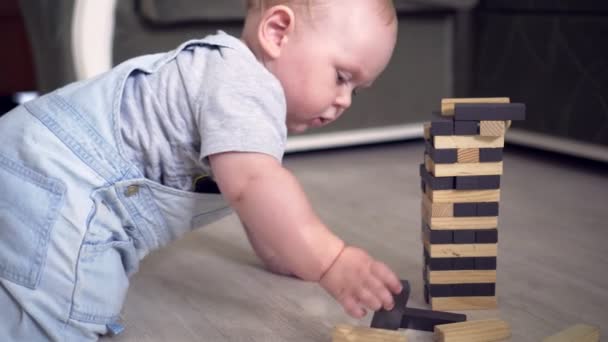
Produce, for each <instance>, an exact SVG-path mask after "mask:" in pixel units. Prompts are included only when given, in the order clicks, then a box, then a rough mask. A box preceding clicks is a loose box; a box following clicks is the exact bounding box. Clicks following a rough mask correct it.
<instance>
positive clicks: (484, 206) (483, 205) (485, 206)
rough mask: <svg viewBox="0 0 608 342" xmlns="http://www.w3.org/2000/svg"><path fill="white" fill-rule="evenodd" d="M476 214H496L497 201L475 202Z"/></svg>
mask: <svg viewBox="0 0 608 342" xmlns="http://www.w3.org/2000/svg"><path fill="white" fill-rule="evenodd" d="M477 216H498V202H480V203H477Z"/></svg>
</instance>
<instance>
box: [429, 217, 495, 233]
mask: <svg viewBox="0 0 608 342" xmlns="http://www.w3.org/2000/svg"><path fill="white" fill-rule="evenodd" d="M424 221H425V222H426V223H427V224H428V225H429V228H431V229H432V230H471V229H495V228H496V227H498V217H497V216H478V217H429V216H425V217H424Z"/></svg>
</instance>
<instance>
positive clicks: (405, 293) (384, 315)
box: [370, 280, 410, 330]
mask: <svg viewBox="0 0 608 342" xmlns="http://www.w3.org/2000/svg"><path fill="white" fill-rule="evenodd" d="M401 285H403V290H402V291H401V293H399V294H398V295H395V296H394V297H393V298H394V300H395V306H394V307H393V309H392V310H384V309H380V310H378V311H376V312H374V316H373V317H372V322H371V324H370V327H372V328H377V329H388V330H397V329H399V327H400V326H401V320H402V318H403V313H404V311H405V310H406V305H407V300H408V299H409V297H410V283H409V282H408V281H407V280H401Z"/></svg>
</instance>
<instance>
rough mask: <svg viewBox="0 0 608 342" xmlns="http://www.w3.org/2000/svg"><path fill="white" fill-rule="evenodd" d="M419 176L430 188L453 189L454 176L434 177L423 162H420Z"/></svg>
mask: <svg viewBox="0 0 608 342" xmlns="http://www.w3.org/2000/svg"><path fill="white" fill-rule="evenodd" d="M420 176H421V177H422V179H423V180H424V182H425V183H426V184H427V185H428V187H429V188H430V189H433V190H449V189H454V188H455V185H454V177H435V176H433V175H431V174H430V173H429V172H428V171H427V170H426V166H425V165H424V164H420Z"/></svg>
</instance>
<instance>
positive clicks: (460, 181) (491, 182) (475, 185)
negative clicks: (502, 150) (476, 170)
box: [437, 175, 500, 190]
mask: <svg viewBox="0 0 608 342" xmlns="http://www.w3.org/2000/svg"><path fill="white" fill-rule="evenodd" d="M499 188H500V175H493V176H460V177H454V188H453V189H456V190H491V189H499ZM437 190H447V189H437Z"/></svg>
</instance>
